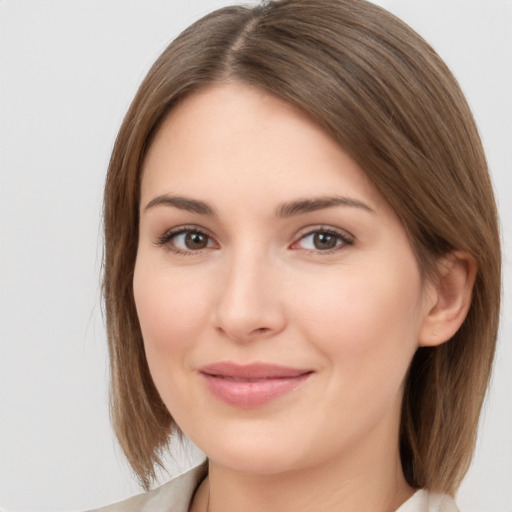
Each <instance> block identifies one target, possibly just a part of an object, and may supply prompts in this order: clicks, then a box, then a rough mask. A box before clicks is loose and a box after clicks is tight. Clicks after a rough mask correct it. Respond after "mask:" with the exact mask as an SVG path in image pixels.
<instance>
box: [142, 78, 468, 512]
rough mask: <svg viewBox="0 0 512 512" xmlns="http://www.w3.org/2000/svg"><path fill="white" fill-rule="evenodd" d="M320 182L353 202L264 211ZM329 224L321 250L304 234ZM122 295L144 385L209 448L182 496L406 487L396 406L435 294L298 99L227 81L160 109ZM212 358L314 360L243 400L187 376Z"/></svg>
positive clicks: (392, 218) (337, 505)
mask: <svg viewBox="0 0 512 512" xmlns="http://www.w3.org/2000/svg"><path fill="white" fill-rule="evenodd" d="M332 196H336V197H343V198H348V199H349V200H350V201H348V202H347V201H345V203H347V204H340V205H334V206H328V207H323V208H319V209H317V210H315V211H308V212H302V213H296V214H293V215H288V216H285V217H279V216H276V210H278V209H279V207H280V206H282V205H283V203H289V202H292V201H298V200H303V199H313V198H325V197H332ZM168 197H173V198H175V197H181V198H187V199H191V200H194V201H202V202H204V203H207V205H208V207H209V208H210V209H211V210H212V211H214V214H206V213H204V211H203V212H195V211H189V210H187V209H184V205H185V203H183V202H181V203H179V204H178V203H177V202H176V201H174V204H170V203H171V202H172V201H169V200H168V199H165V198H168ZM187 204H188V205H190V203H187ZM183 227H184V228H186V229H193V230H196V231H200V232H201V233H204V235H201V237H200V239H196V242H197V240H199V241H200V242H201V243H202V244H205V245H204V247H202V248H200V246H201V243H199V244H198V245H193V244H192V245H190V244H189V245H187V240H188V241H189V242H190V237H189V239H187V238H186V233H185V234H181V235H176V236H174V237H171V236H170V235H169V230H172V229H175V228H176V229H178V230H179V229H180V228H183ZM326 229H327V230H329V232H330V235H328V236H330V237H331V238H327V240H328V242H329V243H333V244H334V247H332V248H331V249H329V250H326V249H325V246H320V248H318V243H317V244H316V245H315V243H316V242H318V237H319V236H321V233H322V232H324V233H325V230H326ZM314 233H317V238H316V239H315V237H314ZM333 233H335V234H333ZM315 240H316V242H315ZM325 240H326V239H325V236H324V241H325ZM333 240H334V242H333ZM327 245H329V244H327ZM463 266H464V265H462V266H461V268H462V267H463ZM460 275H461V276H462V277H461V282H462V281H464V278H463V277H464V275H465V274H464V270H462V271H461V273H460ZM466 281H467V279H466ZM134 293H135V301H136V307H137V313H138V315H139V319H140V324H141V328H142V333H143V338H144V343H145V350H146V354H147V359H148V364H149V367H150V371H151V374H152V377H153V379H154V382H155V384H156V386H157V389H158V390H159V392H160V394H161V397H162V399H163V401H164V403H165V404H166V406H167V408H168V409H169V411H170V412H171V414H172V416H173V418H174V419H175V421H176V422H177V424H178V425H179V427H180V428H181V429H182V430H183V431H184V432H185V434H186V435H187V436H188V437H189V438H190V439H191V440H192V441H193V442H194V443H195V444H196V445H197V446H199V448H201V449H202V450H203V451H204V453H206V455H207V456H208V457H209V461H210V467H209V477H208V479H207V480H205V482H203V484H202V486H201V487H200V489H199V491H198V493H197V494H196V498H195V500H194V503H193V504H192V508H191V510H192V511H204V510H205V509H206V507H207V504H206V502H207V500H208V494H209V500H210V505H209V507H210V510H211V511H213V512H215V511H223V512H234V511H240V510H244V511H246V512H251V511H256V510H265V511H274V510H276V511H278V510H279V511H280V512H286V511H288V510H289V511H292V510H293V511H295V512H296V511H304V512H305V511H310V510H311V511H313V510H315V511H318V510H326V511H327V510H344V511H345V512H350V511H354V512H356V511H357V512H360V511H361V510H372V511H375V512H379V511H381V512H384V511H393V510H396V508H398V507H399V505H400V504H401V503H403V502H404V501H405V500H406V499H407V498H408V497H410V495H411V494H412V492H413V490H412V489H411V488H410V487H409V486H408V485H407V483H406V482H405V480H404V477H403V474H402V470H401V465H400V460H399V451H398V430H399V417H400V404H401V398H402V393H403V384H404V379H405V376H406V372H407V369H408V366H409V363H410V361H411V359H412V356H413V355H414V352H415V351H416V349H417V347H418V344H419V343H420V341H421V340H423V344H429V343H430V344H435V343H440V342H441V341H442V340H443V339H444V338H445V331H442V329H440V328H437V331H436V333H435V336H434V335H433V337H432V339H430V338H428V336H427V335H426V334H425V333H426V330H427V329H431V328H432V312H433V311H436V307H437V306H436V304H437V303H438V302H439V300H438V299H439V294H437V293H436V292H435V291H433V289H432V288H431V287H428V286H426V285H425V283H423V282H422V279H421V277H420V272H419V269H418V265H417V262H416V259H415V257H414V254H413V252H412V249H411V246H410V243H409V240H408V238H407V235H406V233H405V231H404V228H403V226H402V224H401V222H400V221H399V219H398V218H397V216H396V214H395V213H394V211H393V210H392V209H391V207H390V206H389V204H388V203H387V202H386V201H385V199H384V198H383V197H382V195H381V194H380V193H379V191H378V190H376V188H375V187H374V186H373V185H372V184H371V183H370V182H369V180H368V179H367V177H366V175H365V174H364V172H363V171H362V170H361V169H360V168H359V167H358V166H357V164H356V163H355V162H354V161H353V160H351V159H350V157H349V156H348V155H347V154H346V153H345V152H344V151H343V149H342V148H341V147H340V146H339V145H338V144H337V143H336V142H335V141H334V140H333V139H332V138H331V137H330V136H329V135H328V134H327V133H326V132H325V131H324V130H323V129H322V128H321V127H320V126H318V125H317V124H316V123H315V122H314V121H312V120H311V119H310V118H309V117H308V116H306V115H305V114H304V113H303V112H301V111H300V110H299V109H297V108H295V107H293V106H291V105H289V104H287V103H286V102H284V101H282V100H280V99H278V98H276V97H273V96H271V95H269V94H267V93H265V92H263V91H261V90H259V89H255V88H252V87H249V86H247V85H241V84H237V83H230V84H223V85H216V86H212V87H209V88H207V89H205V90H203V91H201V92H199V93H195V94H194V95H192V96H190V97H188V98H187V99H186V100H185V101H183V102H182V103H181V104H180V105H179V106H177V107H176V108H175V109H174V110H173V111H172V112H171V113H170V115H169V116H168V118H167V119H166V121H165V122H164V124H163V125H162V127H161V128H160V130H159V132H158V133H157V135H156V138H155V140H154V142H153V143H152V145H151V147H150V149H149V152H148V154H147V157H146V159H145V162H144V166H143V178H142V185H141V207H140V238H139V246H138V254H137V261H136V266H135V275H134ZM459 309H460V308H459ZM455 323H456V322H455ZM436 337H437V338H436ZM218 361H231V362H236V363H239V364H248V363H253V362H265V363H274V364H280V365H284V366H288V367H294V368H307V369H310V370H311V372H312V374H311V376H310V377H309V378H308V379H307V380H306V381H305V382H303V383H301V384H300V385H299V386H298V387H297V389H295V390H294V391H293V392H290V393H287V394H286V395H284V396H282V397H279V398H278V399H276V400H273V401H271V402H270V403H267V404H264V405H262V406H259V407H250V408H241V407H236V406H233V405H229V404H226V403H225V402H223V401H221V400H219V399H218V398H217V397H215V396H213V395H212V393H211V392H210V391H209V390H208V388H207V386H206V385H205V383H204V379H203V378H202V377H201V375H200V373H199V369H200V368H201V367H202V366H204V365H206V364H211V363H215V362H218Z"/></svg>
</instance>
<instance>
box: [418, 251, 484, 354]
mask: <svg viewBox="0 0 512 512" xmlns="http://www.w3.org/2000/svg"><path fill="white" fill-rule="evenodd" d="M476 270H477V266H476V262H475V260H474V258H473V257H472V256H471V255H469V254H467V253H465V252H462V251H454V252H452V253H450V254H449V255H448V256H446V257H443V258H442V259H441V260H440V261H439V266H438V273H437V276H436V278H435V279H434V282H431V283H430V284H429V285H428V286H427V294H426V295H427V297H426V304H425V307H426V312H425V317H424V320H423V323H422V326H421V330H420V335H419V345H420V346H421V347H433V346H436V345H441V344H442V343H444V342H445V341H448V340H449V339H450V338H451V337H452V336H453V335H454V334H455V333H456V332H457V331H458V330H459V327H460V326H461V325H462V322H464V319H465V318H466V315H467V314H468V311H469V306H470V305H471V297H472V292H473V285H474V283H475V277H476Z"/></svg>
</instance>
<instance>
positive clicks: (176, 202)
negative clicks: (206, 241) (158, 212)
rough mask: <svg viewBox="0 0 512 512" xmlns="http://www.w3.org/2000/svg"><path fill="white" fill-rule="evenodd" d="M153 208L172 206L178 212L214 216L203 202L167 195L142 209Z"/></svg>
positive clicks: (157, 198)
mask: <svg viewBox="0 0 512 512" xmlns="http://www.w3.org/2000/svg"><path fill="white" fill-rule="evenodd" d="M155 206H174V207H175V208H178V209H180V210H186V211H188V212H193V213H199V214H201V215H215V210H214V209H213V208H212V207H211V206H209V205H208V204H207V203H205V202H204V201H198V200H197V199H189V198H186V197H179V196H169V195H167V194H164V195H161V196H157V197H155V198H154V199H152V200H151V201H150V202H149V203H148V204H147V205H146V207H145V208H144V211H147V210H149V209H150V208H154V207H155Z"/></svg>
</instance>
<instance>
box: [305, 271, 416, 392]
mask: <svg viewBox="0 0 512 512" xmlns="http://www.w3.org/2000/svg"><path fill="white" fill-rule="evenodd" d="M404 263H407V262H404ZM375 268H376V267H375ZM404 274H405V275H406V276H407V278H404ZM309 289H310V293H309V294H308V295H307V297H305V298H303V299H302V300H301V302H300V303H299V304H300V309H299V310H297V313H296V317H297V318H300V319H302V320H301V322H302V325H303V328H304V329H306V330H307V332H308V338H309V339H312V340H315V344H316V346H317V348H318V350H319V351H320V352H322V353H323V355H324V356H325V358H326V359H327V360H329V361H330V363H332V364H333V365H335V366H336V367H337V368H341V369H342V371H340V372H339V375H340V376H342V377H344V376H347V377H348V376H349V375H350V376H351V380H352V382H358V381H361V382H363V380H364V379H367V382H369V383H370V384H371V376H372V375H374V376H376V377H384V376H385V375H387V376H396V377H395V378H394V379H393V380H395V382H400V381H401V379H402V378H403V376H404V375H405V372H406V371H407V367H408V365H409V362H410V360H411V358H412V355H413V354H414V352H415V350H416V346H417V337H418V332H419V327H420V324H421V315H420V313H421V312H420V308H419V306H418V304H419V298H420V293H421V281H420V277H419V274H418V272H417V269H416V266H415V264H412V265H409V268H408V269H407V267H405V268H404V267H403V266H402V265H389V266H387V267H385V271H373V270H372V268H371V267H369V266H365V267H364V268H363V267H361V268H355V267H352V268H350V269H347V271H346V272H340V273H339V276H337V277H336V279H331V280H330V282H325V283H323V282H322V280H319V281H318V282H317V283H316V284H315V286H314V287H311V286H310V288H309ZM303 297H304V296H303Z"/></svg>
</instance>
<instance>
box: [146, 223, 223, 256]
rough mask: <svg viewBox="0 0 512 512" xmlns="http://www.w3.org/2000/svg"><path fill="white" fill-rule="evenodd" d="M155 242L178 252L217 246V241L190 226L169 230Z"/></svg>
mask: <svg viewBox="0 0 512 512" xmlns="http://www.w3.org/2000/svg"><path fill="white" fill-rule="evenodd" d="M155 243H156V245H161V246H164V247H167V248H168V249H170V250H172V251H173V252H176V253H178V254H192V253H194V252H198V251H201V250H203V249H214V248H216V247H217V244H216V243H215V241H214V240H213V239H212V238H211V237H210V236H209V235H207V234H206V233H204V232H203V231H199V230H197V229H188V228H182V229H179V230H176V231H170V232H167V233H165V234H164V235H163V236H162V237H160V238H159V239H158V240H157V241H156V242H155Z"/></svg>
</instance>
